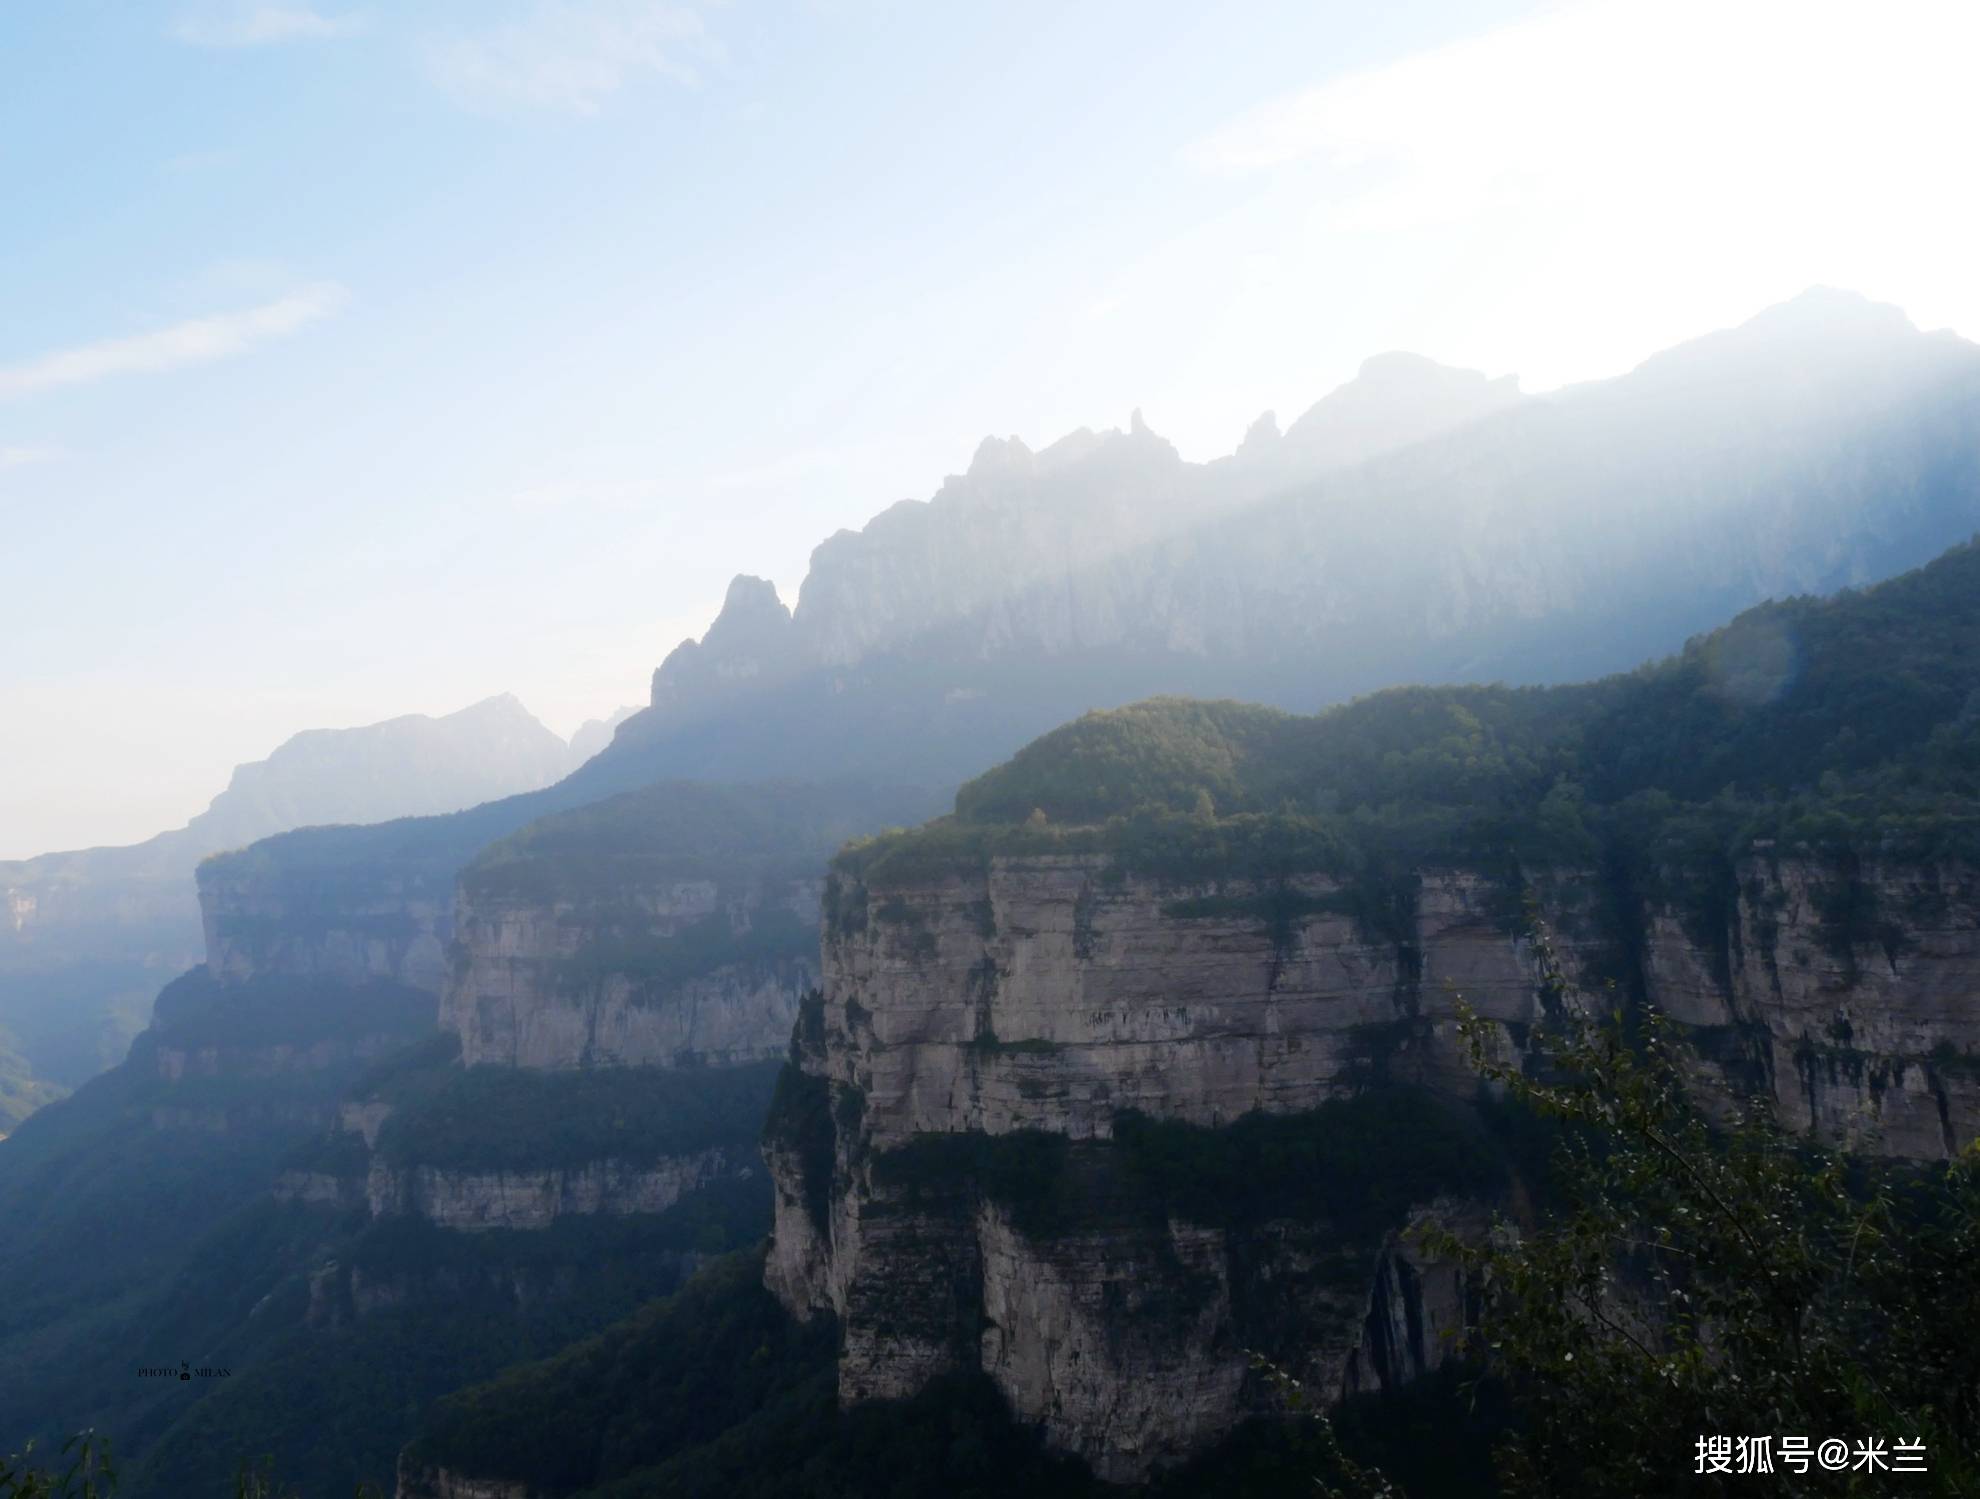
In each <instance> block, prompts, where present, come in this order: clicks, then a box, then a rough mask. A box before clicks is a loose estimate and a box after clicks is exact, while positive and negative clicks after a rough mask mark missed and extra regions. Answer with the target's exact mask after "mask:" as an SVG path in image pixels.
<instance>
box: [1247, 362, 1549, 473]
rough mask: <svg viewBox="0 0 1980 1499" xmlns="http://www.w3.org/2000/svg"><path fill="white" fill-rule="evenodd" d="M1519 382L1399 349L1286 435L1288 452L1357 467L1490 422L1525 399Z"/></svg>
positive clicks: (1364, 368) (1365, 366)
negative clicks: (1488, 418)
mask: <svg viewBox="0 0 1980 1499" xmlns="http://www.w3.org/2000/svg"><path fill="white" fill-rule="evenodd" d="M1521 399H1522V398H1521V396H1520V391H1519V378H1518V377H1517V376H1516V375H1504V376H1501V377H1499V378H1498V379H1496V380H1495V379H1492V378H1490V377H1489V376H1486V375H1484V374H1481V373H1480V372H1479V371H1477V370H1466V369H1458V368H1456V367H1454V366H1452V365H1448V364H1439V363H1437V361H1436V360H1434V359H1426V358H1425V357H1424V356H1423V355H1421V354H1409V353H1404V352H1401V351H1395V352H1391V353H1387V354H1377V355H1374V356H1373V357H1372V358H1369V359H1365V360H1363V361H1362V363H1361V369H1360V371H1359V372H1358V373H1357V374H1356V375H1355V377H1354V378H1353V379H1352V380H1350V381H1348V382H1347V384H1345V385H1342V386H1340V387H1339V388H1337V389H1335V390H1333V391H1330V392H1329V393H1328V394H1327V395H1325V396H1323V397H1322V398H1321V399H1320V400H1319V401H1317V402H1316V403H1314V405H1313V406H1311V407H1310V408H1308V410H1307V411H1306V413H1305V414H1304V415H1303V416H1301V417H1300V418H1299V420H1298V421H1296V422H1294V423H1293V424H1292V425H1291V426H1290V427H1288V428H1287V429H1286V436H1285V446H1286V448H1287V449H1288V450H1290V451H1292V452H1296V453H1298V454H1299V455H1300V456H1301V457H1302V459H1304V460H1305V461H1308V462H1314V463H1356V462H1359V461H1361V460H1362V459H1364V458H1368V457H1372V456H1374V455H1375V454H1377V453H1382V452H1388V451H1391V450H1393V449H1396V448H1402V447H1407V446H1408V445H1409V444H1411V443H1413V442H1419V441H1421V440H1423V439H1424V438H1427V437H1432V436H1435V435H1437V434H1439V433H1442V432H1447V431H1450V430H1451V429H1453V428H1456V427H1460V426H1463V425H1465V424H1466V423H1468V422H1472V421H1476V420H1477V419H1478V418H1480V417H1483V416H1489V415H1491V414H1492V413H1494V412H1496V411H1501V410H1503V409H1505V408H1506V407H1508V406H1512V405H1515V404H1516V403H1518V402H1519V401H1520V400H1521Z"/></svg>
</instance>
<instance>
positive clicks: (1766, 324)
mask: <svg viewBox="0 0 1980 1499" xmlns="http://www.w3.org/2000/svg"><path fill="white" fill-rule="evenodd" d="M1839 326H1854V327H1858V328H1862V329H1864V330H1866V331H1868V330H1876V331H1878V332H1884V333H1913V332H1916V331H1917V327H1916V325H1915V324H1914V323H1913V322H1912V321H1911V319H1910V318H1909V317H1907V316H1906V315H1905V311H1904V309H1903V308H1902V307H1897V306H1893V305H1892V304H1891V303H1889V302H1877V301H1873V300H1872V299H1870V298H1869V297H1866V296H1865V295H1864V294H1863V293H1862V292H1860V291H1850V290H1848V289H1847V288H1845V287H1840V286H1811V287H1809V288H1808V289H1807V290H1806V291H1803V292H1800V293H1798V294H1797V295H1795V296H1792V297H1789V298H1788V299H1787V300H1786V301H1785V302H1776V303H1775V304H1774V305H1773V306H1772V307H1765V308H1762V309H1761V310H1760V311H1759V312H1756V313H1755V314H1754V315H1753V316H1752V317H1750V318H1748V319H1747V320H1746V321H1745V322H1744V323H1742V324H1741V325H1740V327H1741V328H1744V329H1748V330H1753V331H1762V332H1764V331H1769V330H1786V329H1818V330H1823V331H1827V330H1831V329H1834V328H1837V327H1839Z"/></svg>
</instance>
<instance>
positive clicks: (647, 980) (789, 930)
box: [440, 877, 823, 1068]
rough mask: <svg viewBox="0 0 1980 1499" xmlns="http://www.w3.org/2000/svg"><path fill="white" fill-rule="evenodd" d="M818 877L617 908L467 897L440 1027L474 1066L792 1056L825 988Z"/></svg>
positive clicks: (668, 895)
mask: <svg viewBox="0 0 1980 1499" xmlns="http://www.w3.org/2000/svg"><path fill="white" fill-rule="evenodd" d="M822 884H823V881H822V879H820V878H817V877H807V878H801V879H791V880H785V881H781V882H777V883H774V884H770V885H768V886H766V885H763V884H756V883H752V884H748V885H745V886H742V887H741V888H736V887H734V886H731V887H728V888H725V887H724V886H723V884H722V883H720V882H718V881H716V880H712V879H694V880H672V881H667V882H664V883H661V884H658V885H647V886H628V887H625V888H617V889H614V890H613V891H612V892H611V898H610V901H609V904H607V905H604V906H602V907H601V906H599V905H590V904H586V903H582V902H576V901H571V900H556V899H548V900H546V899H543V898H539V897H533V896H517V895H514V894H508V893H491V892H487V891H477V890H475V889H472V888H469V889H464V890H463V892H462V894H461V897H460V902H459V910H458V915H457V917H456V920H455V927H456V930H457V932H458V934H459V936H458V941H457V945H456V956H455V962H454V966H453V970H452V973H451V976H450V978H449V980H448V982H447V985H446V989H445V992H444V995H443V997H442V1002H441V1010H440V1024H441V1026H442V1028H443V1029H450V1030H453V1031H455V1032H457V1033H458V1034H459V1036H460V1038H461V1057H462V1060H463V1061H464V1062H465V1063H466V1064H467V1065H470V1066H472V1065H475V1064H477V1063H483V1062H493V1063H498V1064H500V1065H503V1066H510V1067H536V1068H572V1067H587V1066H608V1065H609V1066H626V1065H635V1066H636V1065H658V1066H670V1065H674V1064H677V1063H682V1062H692V1063H696V1064H714V1065H733V1064H735V1063H740V1062H754V1061H762V1060H765V1059H769V1058H774V1057H777V1056H780V1055H782V1053H783V1051H784V1048H785V1046H786V1044H787V1043H788V1041H789V1038H790V1032H791V1022H792V1021H793V1019H794V1018H795V1017H796V1015H797V1006H798V1001H799V999H800V998H801V997H802V996H803V994H804V993H805V991H806V990H808V989H810V988H812V987H813V986H814V985H816V983H817V981H818V969H817V961H816V958H815V956H814V954H815V952H816V944H817V931H818V896H819V890H820V889H821V887H822Z"/></svg>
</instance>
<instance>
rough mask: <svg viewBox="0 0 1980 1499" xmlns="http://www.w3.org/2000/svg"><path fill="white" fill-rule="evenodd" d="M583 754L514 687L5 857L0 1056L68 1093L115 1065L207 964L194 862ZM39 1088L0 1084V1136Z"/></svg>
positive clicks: (474, 791)
mask: <svg viewBox="0 0 1980 1499" xmlns="http://www.w3.org/2000/svg"><path fill="white" fill-rule="evenodd" d="M572 757H573V750H572V749H571V747H570V746H568V745H566V744H565V743H564V741H563V740H561V739H560V738H558V737H557V735H555V734H553V733H552V732H551V731H550V730H549V729H547V728H545V727H544V726H543V725H542V724H540V723H538V722H537V720H536V719H535V718H533V717H532V716H531V715H530V713H529V711H528V710H527V709H526V708H524V707H523V705H522V704H521V703H520V702H519V701H517V700H516V698H514V697H513V696H509V695H506V694H505V695H503V696H500V697H493V698H488V699H486V700H484V701H482V702H479V703H475V704H472V705H470V706H469V707H466V708H463V709H460V710H458V711H456V712H454V713H449V714H446V715H443V716H440V717H433V716H429V715H426V714H407V715H404V716H402V717H399V718H393V719H388V720H386V721H384V722H382V723H377V724H370V725H366V726H364V727H361V728H352V729H311V730H306V731H305V732H303V733H300V734H297V735H294V736H293V737H291V738H290V739H288V740H286V741H285V742H284V743H283V744H281V745H280V746H279V747H278V748H277V749H276V750H275V751H274V752H273V753H272V754H270V755H269V756H268V757H267V758H266V759H265V760H256V761H252V762H250V763H248V764H245V765H241V766H238V767H236V769H235V770H234V772H233V775H232V777H231V778H230V780H229V782H228V785H227V787H226V789H225V790H223V791H222V792H221V793H220V794H219V795H218V796H216V797H214V799H213V801H212V802H211V804H209V805H208V807H207V808H206V810H205V811H203V812H201V813H200V814H199V815H198V816H196V817H194V818H193V819H192V820H191V821H189V822H188V823H187V824H186V826H184V827H183V828H177V829H174V830H172V831H171V832H166V833H160V834H158V835H157V836H156V837H153V838H150V839H147V840H146V841H145V842H143V843H139V844H134V845H130V846H128V847H122V848H93V849H84V850H78V851H75V852H67V853H52V854H43V855H40V856H38V857H36V858H32V859H18V860H11V861H6V862H0V891H4V894H5V902H6V903H5V909H4V917H5V919H4V921H0V1040H4V1038H5V1037H7V1036H11V1044H6V1045H0V1053H14V1052H17V1053H19V1057H18V1058H17V1059H16V1060H19V1061H20V1062H21V1069H24V1070H25V1071H26V1073H27V1074H29V1075H31V1076H32V1077H34V1078H38V1079H46V1080H52V1081H54V1082H56V1083H59V1084H61V1085H64V1086H73V1085H74V1084H76V1083H79V1082H81V1081H82V1080H83V1079H84V1078H86V1077H88V1076H89V1075H90V1074H91V1073H93V1072H95V1071H97V1070H99V1069H100V1068H102V1067H104V1066H107V1065H109V1064H110V1063H112V1062H114V1061H116V1060H117V1058H118V1057H119V1056H120V1055H121V1054H122V1049H123V1046H124V1045H125V1044H126V1043H128V1041H129V1040H130V1038H131V1036H132V1035H134V1034H135V1033H136V1032H137V1031H138V1030H139V1029H140V1028H142V1026H143V1024H144V1013H145V1010H146V1008H147V1007H148V1006H149V1004H150V1002H151V996H152V995H153V994H154V993H155V992H156V991H157V989H158V986H159V985H160V984H161V983H163V982H164V981H165V980H166V979H168V978H170V977H172V976H173V975H174V974H176V973H179V972H180V971H182V970H183V969H185V968H187V967H188V966H190V965H191V964H193V963H195V962H197V961H199V958H200V955H201V952H202V945H201V938H200V922H199V907H198V902H197V898H196V893H195V889H194V884H193V870H194V866H195V865H197V864H198V862H199V861H200V859H201V858H203V857H204V856H206V855H208V854H211V853H214V852H217V851H219V850H221V849H226V848H236V847H241V846H244V845H246V844H249V843H252V842H254V841H255V840H257V839H259V838H265V837H267V836H268V835H270V834H271V833H278V832H282V831H285V830H287V829H290V828H296V827H303V826H313V825H322V824H329V823H355V822H375V821H382V820H385V819H389V818H394V817H403V816H406V815H408V814H411V813H418V812H428V813H432V812H447V811H454V810H457V809H459V808H463V807H470V806H474V805H476V804H478V803H481V802H485V801H489V800H491V799H493V798H497V797H501V796H506V795H508V794H510V793H513V792H517V791H526V790H531V789H534V788H536V787H540V786H545V785H548V784H550V783H551V782H554V781H556V780H558V779H559V778H560V777H562V776H563V775H564V774H565V773H566V772H568V771H569V770H570V769H571V767H572V765H573V763H574V762H573V758H572ZM23 1059H24V1060H23ZM4 1071H5V1069H4V1068H0V1073H4ZM44 1097H45V1091H44V1092H39V1093H31V1092H29V1091H28V1089H27V1086H26V1085H25V1084H24V1085H23V1086H22V1087H20V1088H14V1087H11V1086H9V1085H8V1084H7V1083H6V1082H5V1081H0V1129H4V1127H5V1121H6V1119H7V1118H8V1117H10V1114H11V1115H18V1114H19V1113H22V1112H25V1111H26V1109H27V1108H28V1107H31V1106H32V1105H34V1104H36V1103H39V1102H40V1101H42V1100H43V1098H44ZM8 1098H14V1099H15V1100H16V1103H15V1104H14V1105H13V1106H12V1108H11V1109H10V1108H9V1106H8V1104H7V1103H6V1099H8Z"/></svg>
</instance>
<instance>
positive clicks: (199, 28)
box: [172, 5, 364, 47]
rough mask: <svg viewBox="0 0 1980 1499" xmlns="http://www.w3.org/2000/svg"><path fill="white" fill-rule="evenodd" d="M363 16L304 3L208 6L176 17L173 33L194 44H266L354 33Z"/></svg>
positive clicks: (242, 45)
mask: <svg viewBox="0 0 1980 1499" xmlns="http://www.w3.org/2000/svg"><path fill="white" fill-rule="evenodd" d="M363 29H364V21H363V19H362V18H360V17H358V16H353V15H341V16H331V15H325V14H324V13H323V12H322V11H320V10H316V9H315V8H313V7H311V6H307V5H227V6H218V5H216V6H208V7H205V8H203V9H201V10H197V11H193V12H190V13H188V14H186V15H183V16H181V17H179V19H178V21H177V22H176V23H175V24H174V25H173V27H172V35H173V36H175V37H177V38H178V39H179V40H180V41H182V42H189V43H191V44H192V45H193V46H195V47H268V46H276V45H279V44H281V43H283V42H322V41H330V40H332V39H333V38H336V37H340V36H354V35H356V34H357V33H358V32H360V31H362V30H363Z"/></svg>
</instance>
